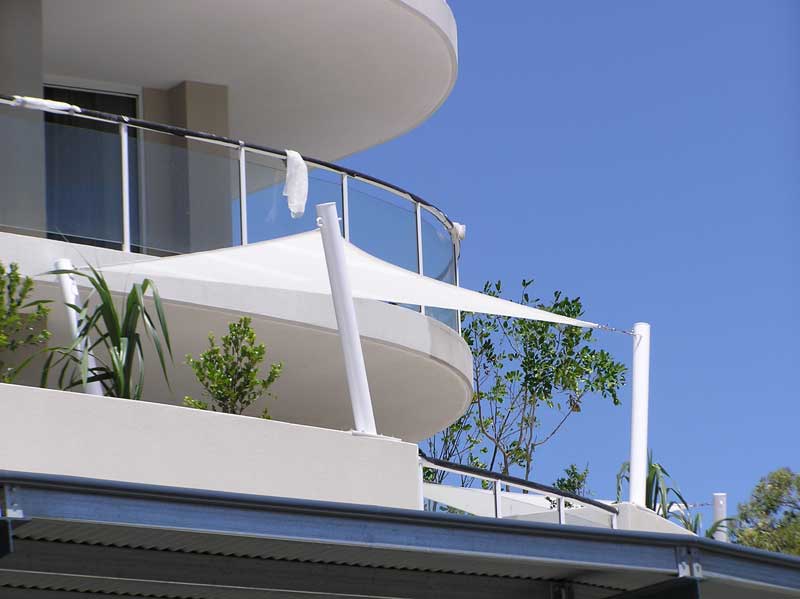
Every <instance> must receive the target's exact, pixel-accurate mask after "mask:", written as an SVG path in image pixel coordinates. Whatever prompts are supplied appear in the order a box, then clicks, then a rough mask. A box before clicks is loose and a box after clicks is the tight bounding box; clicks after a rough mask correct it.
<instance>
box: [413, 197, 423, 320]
mask: <svg viewBox="0 0 800 599" xmlns="http://www.w3.org/2000/svg"><path fill="white" fill-rule="evenodd" d="M414 206H415V211H414V214H415V216H416V221H417V271H418V272H419V274H421V275H424V274H425V269H424V267H423V266H422V207H421V206H420V204H419V202H416V201H415V202H414ZM419 311H420V312H421V313H422V314H425V306H420V307H419Z"/></svg>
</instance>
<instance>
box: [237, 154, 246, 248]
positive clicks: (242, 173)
mask: <svg viewBox="0 0 800 599" xmlns="http://www.w3.org/2000/svg"><path fill="white" fill-rule="evenodd" d="M239 228H240V235H241V240H242V245H247V154H246V153H245V149H244V145H240V146H239Z"/></svg>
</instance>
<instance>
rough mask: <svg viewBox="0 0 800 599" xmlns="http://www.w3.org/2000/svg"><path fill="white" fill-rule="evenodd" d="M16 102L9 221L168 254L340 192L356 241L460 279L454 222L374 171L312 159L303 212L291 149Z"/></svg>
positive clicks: (21, 229)
mask: <svg viewBox="0 0 800 599" xmlns="http://www.w3.org/2000/svg"><path fill="white" fill-rule="evenodd" d="M7 103H8V101H6V103H5V104H4V103H2V102H0V132H2V140H3V141H2V143H0V229H2V230H5V231H10V232H15V233H22V234H28V235H37V236H42V237H49V238H52V239H60V240H67V241H71V242H74V243H83V244H89V245H97V246H102V247H108V248H114V249H121V248H124V247H126V244H127V245H128V246H129V247H130V249H131V251H134V252H140V253H146V254H152V255H156V256H168V255H174V254H181V253H188V252H196V251H203V250H210V249H217V248H223V247H229V246H234V245H239V244H241V243H242V242H243V236H242V228H243V227H244V228H245V233H246V236H245V237H246V242H247V243H255V242H258V241H264V240H269V239H275V238H278V237H283V236H286V235H292V234H295V233H301V232H305V231H311V230H314V229H315V228H316V211H315V209H314V206H315V205H317V204H321V203H325V202H336V203H337V207H338V211H339V214H340V215H342V221H341V224H342V232H343V233H344V234H345V235H346V236H347V237H348V238H349V240H350V241H351V242H352V243H354V244H355V245H356V246H358V247H360V248H361V249H363V250H365V251H367V252H369V253H370V254H372V255H374V256H376V257H378V258H381V259H383V260H386V261H387V262H390V263H392V264H395V265H397V266H400V267H402V268H406V269H408V270H411V271H414V272H422V273H423V274H425V275H426V276H428V277H432V278H434V279H438V280H440V281H443V282H446V283H449V284H457V283H458V281H457V273H456V268H457V250H456V247H457V246H456V245H455V244H456V242H455V241H454V239H453V237H452V236H451V234H450V229H451V227H452V225H451V224H450V223H449V221H447V219H446V218H444V217H443V216H442V215H441V213H439V212H438V211H437V210H436V209H434V208H432V207H428V206H426V205H422V204H420V203H418V202H417V201H416V200H415V199H414V198H413V197H412V196H409V195H408V194H406V193H404V192H401V191H398V190H394V189H392V188H390V187H388V186H386V185H382V184H380V183H377V182H374V181H371V180H369V178H367V177H365V176H362V175H359V176H354V175H353V174H351V173H348V172H345V171H342V170H339V169H338V168H337V167H335V166H333V165H327V164H324V163H317V162H314V161H310V160H307V164H308V166H309V194H308V204H307V207H306V211H305V214H304V215H303V216H302V217H300V218H296V219H295V218H292V217H291V215H290V213H289V210H288V207H287V203H286V198H285V197H284V196H283V188H284V184H285V179H286V165H285V158H284V157H283V156H281V155H280V154H279V153H277V152H274V151H268V150H266V149H259V148H255V147H250V146H240V145H238V144H237V143H235V142H233V140H230V141H227V140H220V139H217V140H211V139H207V138H204V136H203V135H202V134H197V135H196V136H194V135H189V134H188V133H187V132H185V131H178V130H174V129H171V128H166V127H163V126H160V125H158V126H157V125H155V124H150V126H146V125H147V124H146V123H143V122H136V123H127V124H125V123H123V122H122V121H121V119H119V118H117V117H115V116H110V115H104V116H103V117H102V118H100V117H99V116H95V117H94V118H86V117H87V115H86V114H83V115H79V114H74V113H73V112H69V111H58V112H56V113H43V112H41V111H38V110H25V109H23V108H19V107H11V106H8V105H7ZM98 114H99V113H98ZM114 119H116V120H114ZM206 137H207V136H206ZM126 138H127V152H126V154H127V162H125V164H123V145H122V144H123V141H122V140H123V139H126ZM242 161H243V162H242ZM242 175H244V180H245V182H246V185H242V183H243V182H242V180H241V177H242ZM123 176H126V177H127V180H128V186H127V189H126V190H123V184H122V181H123V180H124V179H123ZM243 187H246V190H245V197H244V202H242V201H241V192H242V188H243ZM124 191H125V192H126V193H124ZM124 206H127V207H128V210H129V212H128V216H129V218H128V227H127V230H126V227H125V225H124V221H125V219H123V210H124ZM243 208H244V210H243ZM418 221H419V222H418ZM420 262H421V264H420ZM407 307H408V308H411V309H415V310H420V307H419V306H407ZM425 313H426V314H427V315H429V316H431V317H433V318H436V319H438V320H440V321H441V322H443V323H445V324H447V325H448V326H450V327H452V328H454V329H455V330H458V328H459V319H458V314H457V312H455V311H453V310H443V309H440V308H434V307H427V308H425Z"/></svg>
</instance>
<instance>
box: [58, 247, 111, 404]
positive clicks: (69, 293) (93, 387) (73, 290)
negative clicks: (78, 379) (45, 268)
mask: <svg viewBox="0 0 800 599" xmlns="http://www.w3.org/2000/svg"><path fill="white" fill-rule="evenodd" d="M55 269H56V270H73V266H72V262H71V261H70V260H69V259H68V258H61V259H60V260H56V263H55ZM56 276H57V277H58V282H59V284H60V285H61V295H62V296H63V297H64V303H65V304H72V305H74V306H79V305H80V301H81V298H80V295H79V293H78V285H77V284H76V283H75V279H74V278H72V275H68V274H66V273H64V274H60V275H56ZM66 309H67V323H68V324H69V333H70V336H71V337H72V340H73V341H75V340H76V339H77V338H78V313H77V312H75V310H73V309H72V308H70V307H69V306H66ZM86 341H88V339H86V340H85V341H84V343H83V344H81V348H80V349H79V350H78V351H79V352H80V353H83V352H85V351H86V347H87V344H86ZM87 362H88V364H89V371H90V372H91V370H92V369H93V368H95V366H97V363H96V362H95V359H94V356H93V355H92V354H91V353H90V354H89V355H88V356H87ZM83 391H84V393H89V394H91V395H103V385H101V384H100V383H99V382H98V381H92V382H91V383H86V385H85V386H84V388H83Z"/></svg>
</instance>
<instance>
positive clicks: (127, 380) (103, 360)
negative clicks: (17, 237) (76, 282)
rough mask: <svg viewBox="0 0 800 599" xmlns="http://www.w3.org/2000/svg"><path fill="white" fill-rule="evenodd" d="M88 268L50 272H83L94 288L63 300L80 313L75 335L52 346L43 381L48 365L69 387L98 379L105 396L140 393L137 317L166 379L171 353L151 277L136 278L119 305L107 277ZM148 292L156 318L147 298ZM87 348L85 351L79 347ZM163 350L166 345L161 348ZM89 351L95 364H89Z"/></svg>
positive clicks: (141, 367) (141, 370)
mask: <svg viewBox="0 0 800 599" xmlns="http://www.w3.org/2000/svg"><path fill="white" fill-rule="evenodd" d="M89 271H90V272H88V273H87V272H83V271H80V270H53V271H51V272H50V274H55V275H59V274H68V275H72V276H77V277H83V278H85V279H86V280H87V281H88V282H89V284H90V285H91V286H92V288H93V293H92V294H90V296H89V297H87V298H86V301H84V302H83V305H81V306H77V305H74V304H67V306H68V308H69V309H70V310H74V311H75V312H76V313H77V315H78V336H77V338H76V339H75V340H74V341H73V343H71V344H70V345H68V346H63V347H55V348H52V349H50V350H49V352H50V353H49V355H48V357H47V360H46V361H45V364H44V367H43V369H42V379H41V383H42V386H43V387H44V386H46V385H47V381H48V378H49V374H50V371H51V370H58V371H59V375H58V387H59V388H60V389H64V390H69V389H74V388H75V387H78V386H81V385H86V384H87V383H91V382H95V381H96V382H99V383H100V384H101V385H102V386H103V392H104V394H105V395H106V396H108V397H121V398H126V399H141V397H142V390H143V387H144V348H143V344H142V334H141V333H140V332H139V328H140V323H141V324H142V325H143V326H144V330H145V334H146V335H147V337H149V338H150V339H151V340H152V342H153V345H154V346H155V350H156V354H157V355H158V360H159V363H160V365H161V372H162V374H163V375H164V379H165V380H166V381H167V384H168V385H169V376H168V374H167V366H166V356H167V355H169V358H170V360H171V359H172V346H171V344H170V340H169V330H168V328H167V321H166V318H165V316H164V308H163V305H162V303H161V298H160V297H159V295H158V289H157V288H156V286H155V284H154V283H153V281H152V280H150V279H145V280H144V281H142V282H141V283H136V284H134V285H133V286H132V287H131V290H130V291H129V292H128V294H127V295H126V296H125V297H124V299H123V302H122V304H121V306H122V311H120V310H119V309H118V308H117V303H116V301H115V300H114V296H113V295H112V293H111V289H109V287H108V283H107V282H106V280H105V277H103V275H102V273H100V272H99V271H98V270H97V269H95V268H94V267H89ZM148 292H151V293H152V295H153V306H154V308H155V318H153V314H151V312H150V310H149V309H148V307H147V304H146V303H145V295H146V294H147V293H148ZM84 348H86V351H83V349H84ZM165 350H166V351H165ZM89 354H91V355H92V357H93V358H94V360H95V362H96V365H95V366H94V367H92V368H90V367H89Z"/></svg>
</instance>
